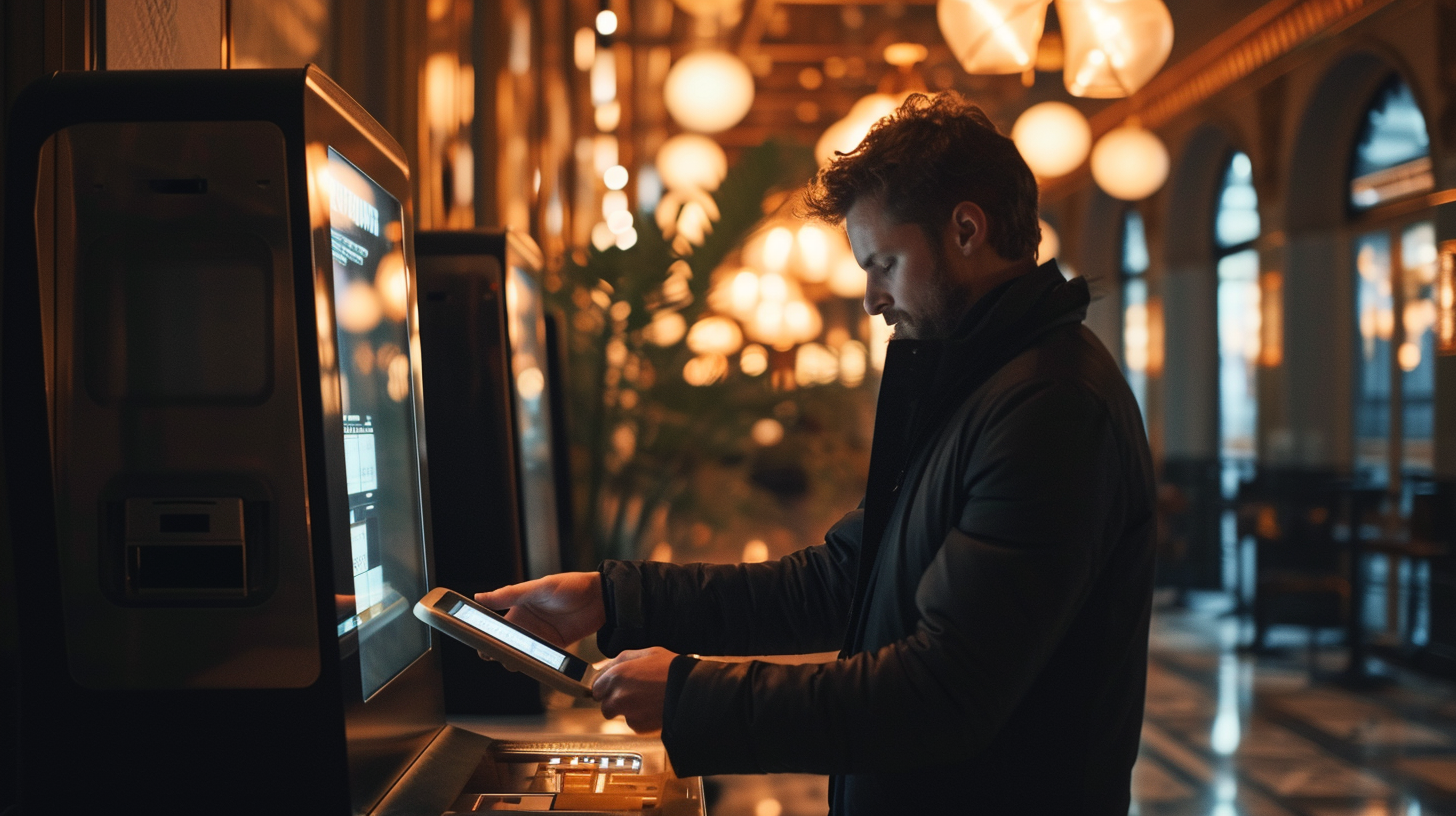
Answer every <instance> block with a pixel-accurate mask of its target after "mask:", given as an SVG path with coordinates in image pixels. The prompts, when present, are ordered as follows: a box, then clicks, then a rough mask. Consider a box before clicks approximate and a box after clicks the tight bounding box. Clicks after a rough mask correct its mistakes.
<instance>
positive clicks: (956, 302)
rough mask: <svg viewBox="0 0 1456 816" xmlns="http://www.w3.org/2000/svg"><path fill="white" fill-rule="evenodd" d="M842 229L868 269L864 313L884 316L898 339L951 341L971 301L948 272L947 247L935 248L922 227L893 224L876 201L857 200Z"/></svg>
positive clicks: (861, 262) (861, 264)
mask: <svg viewBox="0 0 1456 816" xmlns="http://www.w3.org/2000/svg"><path fill="white" fill-rule="evenodd" d="M844 226H845V231H846V232H847V233H848V234H849V244H850V247H851V249H852V250H853V251H854V257H855V259H856V260H857V261H859V265H860V266H861V267H862V268H863V269H864V270H865V275H866V279H865V296H864V307H865V311H866V312H869V313H870V314H871V315H884V317H885V322H886V323H888V324H890V325H891V326H893V327H894V328H895V336H896V337H903V338H909V339H914V340H931V339H939V338H944V337H948V336H950V333H951V331H953V330H954V329H955V325H956V323H957V322H958V321H959V320H960V318H961V316H962V315H963V314H965V311H966V309H967V308H968V307H969V305H970V301H971V296H970V292H969V287H968V286H967V285H966V284H965V283H963V282H961V281H958V280H956V278H955V275H954V274H953V273H952V272H951V270H950V269H949V268H948V265H947V263H946V248H945V247H942V246H936V245H933V244H932V243H931V242H930V240H929V238H928V237H927V236H926V231H925V229H924V228H922V227H921V226H920V225H919V224H904V223H899V222H896V221H894V220H893V219H892V218H890V216H889V215H888V214H887V213H886V212H885V209H884V207H882V206H881V205H880V200H879V198H878V197H874V198H861V199H860V200H858V201H856V202H855V203H854V205H853V206H851V207H850V208H849V212H847V213H846V214H845V218H844Z"/></svg>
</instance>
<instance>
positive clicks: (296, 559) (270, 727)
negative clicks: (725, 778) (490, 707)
mask: <svg viewBox="0 0 1456 816" xmlns="http://www.w3.org/2000/svg"><path fill="white" fill-rule="evenodd" d="M9 123H10V133H9V134H8V135H9V137H10V138H9V144H8V146H7V165H6V172H7V178H6V180H7V188H6V204H7V206H6V233H5V253H6V254H5V276H4V289H3V321H4V323H3V344H0V383H3V406H0V407H3V419H4V421H3V426H0V436H3V445H4V461H5V466H6V469H7V478H6V480H5V481H6V485H7V490H8V493H7V496H6V499H7V505H8V506H7V508H6V510H7V512H6V516H7V519H8V523H9V524H10V534H11V540H12V542H13V543H14V550H15V563H16V573H17V577H18V581H17V583H18V585H19V597H18V599H17V600H18V606H19V623H20V635H21V643H20V691H21V699H22V708H21V722H20V727H19V730H20V734H21V746H22V747H21V751H20V755H21V768H20V774H19V776H20V779H21V784H22V789H21V792H20V794H21V796H20V801H21V809H20V812H21V813H52V812H58V811H68V810H102V811H122V812H138V813H155V814H168V813H189V814H191V813H198V812H207V813H252V814H255V813H272V812H287V813H310V814H346V813H359V814H363V813H378V814H405V813H409V814H440V813H446V812H471V811H477V810H486V809H497V810H501V809H504V810H521V809H533V810H543V809H544V810H556V811H558V812H560V811H568V812H618V811H624V810H625V811H638V812H642V811H647V812H657V813H664V814H666V813H692V812H701V797H700V795H699V793H698V786H697V785H696V783H695V782H694V781H691V780H678V779H676V778H674V777H673V776H672V774H671V773H670V769H668V768H667V767H666V764H665V761H664V758H663V755H662V752H661V746H660V743H655V742H654V741H652V740H642V739H640V738H635V737H621V738H613V737H601V738H594V739H591V740H582V741H578V742H572V743H563V742H560V741H549V740H547V741H536V742H532V743H506V742H500V741H495V740H491V739H490V738H489V737H486V736H483V735H481V734H476V733H471V732H467V731H463V730H460V729H457V728H453V727H451V726H448V725H446V724H445V717H444V712H443V709H442V705H441V697H442V695H441V685H440V669H439V657H438V641H437V640H436V639H434V638H432V635H431V632H430V630H429V629H427V628H426V627H425V626H424V625H423V624H422V623H420V622H419V621H417V620H415V618H414V616H413V615H411V614H410V613H409V609H410V607H411V606H412V604H413V603H414V601H415V600H417V599H418V598H419V597H421V596H422V595H423V594H424V593H425V592H426V590H427V589H428V587H429V586H430V584H431V570H432V563H431V561H432V551H431V543H430V532H429V531H430V519H429V509H428V508H429V502H428V497H429V495H430V491H429V484H428V471H427V469H426V468H425V467H424V466H423V464H422V463H423V461H424V454H425V444H424V443H425V439H426V436H425V428H426V424H425V413H424V410H423V406H424V399H423V392H422V391H423V389H422V378H421V349H420V337H419V325H420V321H419V317H418V314H419V312H418V307H417V288H418V287H417V285H416V281H415V278H414V247H413V236H412V230H411V214H410V203H409V202H410V188H409V170H408V165H407V162H406V161H405V159H404V157H403V153H402V151H401V150H400V148H399V146H398V145H397V144H396V143H395V142H394V140H393V139H392V138H391V137H390V136H389V135H388V133H386V132H385V131H384V130H383V129H382V128H380V127H379V126H378V124H376V123H375V122H374V121H373V120H372V119H371V118H370V117H369V116H368V114H367V113H365V112H364V111H363V109H362V108H360V107H359V106H358V105H357V104H355V103H354V102H353V100H351V99H350V98H349V97H348V96H347V95H346V94H345V93H343V92H342V91H341V90H340V89H339V88H338V87H337V86H336V85H334V84H333V83H332V82H331V81H330V80H329V79H328V78H327V77H325V76H324V75H323V74H322V73H321V72H319V71H318V70H317V69H315V68H312V67H310V68H308V69H304V70H296V71H197V72H114V73H104V72H102V73H88V74H60V75H53V76H51V77H49V78H47V79H45V80H43V81H41V82H40V83H37V85H35V86H33V87H32V88H30V89H29V90H28V91H27V92H26V93H25V94H24V95H23V96H22V97H21V99H20V100H19V101H18V102H17V105H16V107H15V109H14V111H13V114H12V116H11V118H10V119H9Z"/></svg>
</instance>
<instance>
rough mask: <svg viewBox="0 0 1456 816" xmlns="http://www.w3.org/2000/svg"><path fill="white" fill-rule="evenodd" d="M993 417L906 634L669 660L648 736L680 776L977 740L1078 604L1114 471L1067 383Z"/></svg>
mask: <svg viewBox="0 0 1456 816" xmlns="http://www.w3.org/2000/svg"><path fill="white" fill-rule="evenodd" d="M1012 403H1014V404H1012ZM998 413H999V415H993V416H992V417H991V419H990V422H989V423H988V425H987V426H986V430H984V431H983V432H982V434H981V437H980V439H979V440H978V441H977V449H976V455H975V457H974V459H973V460H972V461H971V462H970V464H969V465H968V466H967V469H968V470H969V471H970V472H968V473H965V474H958V476H959V477H961V478H965V479H966V482H965V484H966V485H967V486H968V488H969V492H968V494H966V495H967V496H968V499H967V503H966V505H965V507H964V510H963V512H962V513H961V515H960V518H959V521H958V523H957V525H956V527H957V529H953V530H951V531H950V533H949V534H948V535H947V536H946V537H945V539H944V543H943V545H942V547H941V549H940V551H939V553H938V554H937V555H936V556H935V558H934V559H933V561H932V563H931V565H930V567H929V568H928V569H927V570H926V572H925V573H924V575H923V576H922V578H921V580H920V583H919V585H918V587H917V591H916V597H915V600H916V605H917V608H918V609H919V612H920V619H919V622H918V624H917V627H916V631H915V632H914V633H913V634H911V635H910V636H908V637H906V638H904V639H902V640H899V641H896V642H894V643H891V644H889V645H886V646H884V647H883V648H880V649H878V650H876V651H871V652H863V653H860V654H855V655H852V656H850V657H848V658H845V659H841V660H839V661H837V662H834V663H827V664H819V665H775V664H770V663H764V662H757V661H755V662H748V663H723V662H715V661H709V660H696V659H693V658H689V657H679V658H678V659H677V660H675V661H673V665H672V668H671V671H670V673H669V677H668V687H667V699H666V706H665V710H664V728H663V732H662V739H663V742H664V743H665V744H666V746H667V748H668V754H669V757H670V758H671V760H672V765H673V768H674V769H676V770H677V772H678V773H680V774H682V775H684V776H691V775H699V774H721V773H771V772H809V773H858V772H870V771H873V772H896V771H910V770H913V769H915V768H917V767H922V766H923V764H924V762H925V761H926V760H932V759H933V760H935V761H936V762H937V764H943V763H945V762H947V761H954V760H957V759H969V758H972V757H974V756H976V755H977V754H978V753H979V752H980V751H982V750H983V749H984V748H985V747H986V746H987V745H988V744H989V743H990V741H991V740H992V738H993V737H994V736H995V735H996V733H997V731H998V730H999V729H1000V728H1001V726H1002V725H1003V724H1004V723H1005V722H1006V721H1007V719H1008V718H1009V717H1010V715H1011V712H1012V711H1013V710H1014V709H1015V707H1016V706H1017V704H1018V702H1019V701H1020V700H1021V699H1022V697H1023V696H1024V695H1025V694H1026V692H1027V690H1028V689H1029V688H1030V687H1031V686H1032V684H1033V683H1034V682H1036V680H1037V677H1038V674H1039V673H1040V671H1041V669H1042V668H1043V667H1044V666H1045V665H1046V663H1047V662H1048V660H1049V658H1050V656H1051V654H1052V652H1053V650H1054V649H1055V648H1056V647H1057V644H1058V642H1059V640H1060V639H1061V637H1062V635H1063V633H1064V632H1065V631H1066V630H1067V628H1068V626H1069V624H1070V622H1071V620H1072V619H1073V617H1074V616H1075V615H1076V614H1077V612H1078V609H1079V608H1080V607H1081V605H1082V602H1083V599H1084V598H1085V596H1086V594H1087V591H1088V588H1089V586H1090V584H1091V581H1092V579H1093V578H1094V576H1095V573H1096V572H1097V570H1098V564H1099V563H1100V561H1101V558H1100V557H1099V555H1098V554H1097V553H1096V549H1097V547H1098V546H1099V545H1100V542H1101V541H1102V540H1104V539H1105V531H1104V528H1105V527H1106V526H1107V525H1108V524H1109V523H1111V522H1112V520H1113V519H1112V516H1113V513H1114V512H1115V511H1113V510H1111V509H1110V508H1111V506H1112V505H1113V504H1114V502H1116V500H1117V488H1116V487H1115V485H1116V484H1117V482H1118V476H1119V469H1120V468H1119V465H1118V457H1117V452H1116V448H1117V445H1116V441H1115V439H1114V432H1113V431H1112V428H1111V423H1110V421H1109V418H1108V415H1107V412H1106V410H1105V408H1103V407H1102V405H1101V403H1100V401H1098V400H1096V399H1095V398H1093V396H1092V395H1091V394H1089V393H1087V392H1086V391H1084V390H1082V389H1080V388H1076V387H1073V386H1050V387H1044V388H1041V389H1040V390H1038V391H1036V392H1034V393H1025V394H1022V395H1020V396H1019V397H1018V398H1017V399H1016V400H1014V401H1011V402H1010V403H1007V404H1003V406H1002V410H1001V411H999V412H998ZM952 478H957V477H952Z"/></svg>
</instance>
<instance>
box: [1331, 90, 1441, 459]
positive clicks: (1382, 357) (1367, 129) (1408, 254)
mask: <svg viewBox="0 0 1456 816" xmlns="http://www.w3.org/2000/svg"><path fill="white" fill-rule="evenodd" d="M1434 186H1435V178H1434V175H1433V174H1432V171H1431V156H1430V138H1429V136H1428V135H1427V133H1426V119H1425V116H1424V115H1423V114H1422V113H1421V109H1420V107H1419V106H1418V105H1417V104H1416V100H1415V96H1414V95H1413V94H1412V93H1411V89H1410V86H1409V85H1407V84H1406V83H1405V82H1404V81H1403V80H1402V79H1401V78H1400V77H1399V76H1392V77H1391V78H1390V79H1388V80H1386V82H1385V83H1384V84H1383V85H1381V86H1380V89H1379V90H1377V91H1376V93H1375V95H1374V96H1373V97H1372V98H1371V101H1370V106H1369V108H1367V110H1366V114H1365V118H1364V120H1363V124H1362V125H1361V128H1360V134H1359V138H1358V139H1357V140H1356V145H1355V154H1354V156H1353V157H1352V159H1351V169H1350V204H1351V206H1352V208H1354V209H1355V210H1356V211H1368V212H1367V214H1366V215H1364V216H1362V222H1363V223H1367V224H1368V223H1369V221H1370V219H1372V218H1379V213H1380V208H1379V205H1381V204H1384V203H1385V202H1388V201H1392V200H1395V199H1398V198H1403V197H1406V196H1410V195H1415V194H1418V193H1422V192H1426V191H1428V190H1430V189H1432V188H1433V187H1434ZM1352 261H1353V266H1354V284H1355V285H1354V290H1355V303H1354V307H1355V308H1354V311H1355V328H1356V337H1357V347H1356V349H1355V395H1354V396H1355V405H1354V408H1355V416H1354V426H1355V428H1354V430H1355V470H1356V473H1357V475H1358V476H1359V477H1360V478H1361V479H1362V480H1363V481H1366V482H1369V483H1372V484H1386V483H1388V482H1389V481H1390V479H1391V476H1392V474H1391V469H1392V468H1395V469H1397V470H1398V471H1399V473H1400V474H1402V475H1404V474H1426V473H1430V472H1431V467H1432V459H1433V454H1432V447H1433V430H1434V428H1433V426H1434V424H1435V405H1434V392H1435V360H1434V357H1435V332H1434V326H1435V319H1436V302H1435V291H1434V290H1435V282H1436V273H1437V259H1436V230H1435V226H1434V225H1433V224H1432V223H1431V222H1430V221H1426V220H1411V219H1408V218H1404V219H1401V220H1400V221H1397V222H1396V223H1387V224H1384V225H1382V226H1379V227H1377V228H1373V229H1371V228H1369V227H1367V231H1365V232H1362V233H1360V234H1358V235H1356V237H1355V242H1354V257H1353V258H1352Z"/></svg>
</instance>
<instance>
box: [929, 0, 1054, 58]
mask: <svg viewBox="0 0 1456 816" xmlns="http://www.w3.org/2000/svg"><path fill="white" fill-rule="evenodd" d="M1050 4H1051V0H940V2H939V3H937V4H936V7H935V17H936V20H937V22H939V23H940V33H941V36H943V37H945V42H946V45H949V46H950V50H951V53H953V54H955V57H956V59H957V60H958V61H959V62H960V64H961V67H962V68H964V69H966V73H970V74H1019V73H1022V72H1023V71H1026V70H1028V69H1030V68H1031V67H1032V66H1033V65H1035V64H1036V47H1037V43H1038V42H1039V41H1040V40H1041V31H1042V27H1043V26H1045V25H1046V9H1047V6H1048V5H1050Z"/></svg>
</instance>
